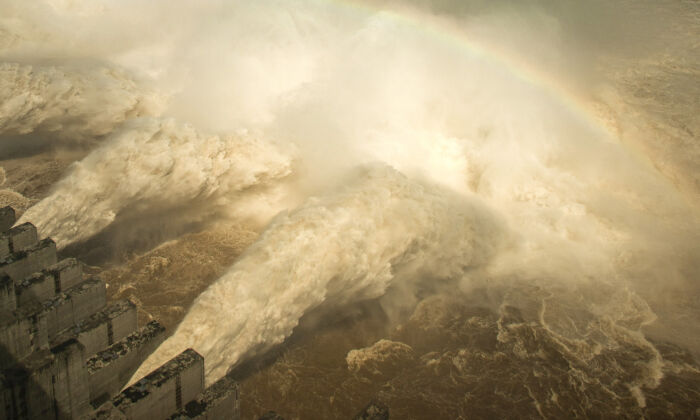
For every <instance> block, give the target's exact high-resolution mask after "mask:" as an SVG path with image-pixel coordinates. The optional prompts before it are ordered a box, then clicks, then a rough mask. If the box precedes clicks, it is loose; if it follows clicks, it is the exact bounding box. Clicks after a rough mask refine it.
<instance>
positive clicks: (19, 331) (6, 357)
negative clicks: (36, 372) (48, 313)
mask: <svg viewBox="0 0 700 420" xmlns="http://www.w3.org/2000/svg"><path fill="white" fill-rule="evenodd" d="M0 347H2V348H3V352H2V353H0V367H2V368H6V367H8V366H9V365H10V364H12V363H14V362H15V361H16V360H18V359H22V358H25V357H27V356H29V355H30V354H32V353H33V352H35V351H38V350H39V349H41V348H46V347H48V334H47V326H46V317H45V316H44V315H43V313H41V312H39V313H37V314H34V315H33V316H23V315H20V316H18V315H17V314H16V313H12V314H11V315H9V316H7V317H6V318H4V319H3V320H2V321H1V323H0Z"/></svg>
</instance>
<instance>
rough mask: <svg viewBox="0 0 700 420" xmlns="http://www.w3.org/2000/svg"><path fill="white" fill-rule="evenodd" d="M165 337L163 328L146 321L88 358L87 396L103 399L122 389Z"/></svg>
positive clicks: (156, 323)
mask: <svg viewBox="0 0 700 420" xmlns="http://www.w3.org/2000/svg"><path fill="white" fill-rule="evenodd" d="M164 339H165V328H163V326H162V325H160V324H159V323H158V322H156V321H152V322H149V323H148V324H147V325H146V326H144V327H143V328H141V329H139V330H138V331H137V332H135V333H133V334H130V335H129V336H127V337H125V338H123V339H122V340H120V341H118V342H116V343H114V344H113V345H111V346H110V347H108V348H107V349H105V350H103V351H100V352H99V353H97V354H96V355H94V356H92V357H90V358H89V359H88V360H87V368H88V375H89V378H88V380H89V386H90V399H91V401H92V402H102V401H103V400H105V399H106V398H109V397H111V396H113V395H115V394H117V393H119V391H120V390H121V388H122V387H123V386H124V385H125V384H126V382H127V381H128V380H129V379H130V378H131V376H132V375H133V374H134V372H136V369H137V368H138V367H139V365H141V363H142V362H143V361H144V360H146V358H147V357H148V356H149V355H150V354H151V353H153V351H154V350H155V349H156V348H157V347H158V346H159V345H160V344H161V343H162V342H163V340H164Z"/></svg>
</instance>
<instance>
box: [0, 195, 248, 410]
mask: <svg viewBox="0 0 700 420" xmlns="http://www.w3.org/2000/svg"><path fill="white" fill-rule="evenodd" d="M14 223H15V212H14V210H13V209H12V208H9V207H5V208H1V209H0V369H2V371H1V372H0V419H13V420H15V419H16V420H23V419H35V418H55V419H75V418H100V419H103V418H113V419H142V418H143V419H145V418H151V417H152V416H153V415H155V417H157V418H165V417H168V416H170V415H173V416H176V417H177V418H180V419H183V418H197V419H214V418H216V419H238V418H239V413H238V412H239V398H238V385H237V384H236V383H235V382H234V381H233V380H231V379H226V380H225V381H219V382H217V383H215V384H214V385H213V386H212V387H210V388H209V389H206V390H205V389H204V359H203V358H202V357H201V356H200V355H199V354H197V353H196V352H194V351H193V350H187V351H185V352H183V353H181V354H180V355H178V356H177V357H175V358H174V359H172V360H171V361H169V362H167V363H166V364H164V365H163V366H161V367H160V368H158V369H156V370H155V371H154V372H152V373H150V374H149V375H147V376H146V377H145V378H144V379H142V380H141V381H139V382H138V383H137V384H136V385H134V386H132V387H130V388H127V389H126V390H125V391H124V392H122V393H119V391H120V390H121V388H122V387H123V386H124V385H125V384H126V382H127V381H128V380H129V379H130V377H131V375H132V374H133V373H134V372H135V370H136V368H138V366H139V365H140V364H141V363H142V362H143V360H145V358H146V357H148V355H150V354H151V353H152V352H153V351H154V350H155V348H156V347H157V346H158V345H159V344H160V343H161V342H162V341H163V339H164V338H165V328H164V327H163V326H161V325H160V324H159V323H158V322H157V321H152V322H150V323H148V324H146V325H145V326H144V327H143V328H141V329H137V325H138V323H137V321H138V320H137V312H136V306H135V305H134V304H133V303H132V302H130V301H124V300H122V301H117V302H107V299H106V290H105V289H106V288H105V283H104V281H103V280H101V279H98V278H86V277H85V276H84V275H83V272H82V266H81V265H80V263H79V262H78V261H76V260H75V259H71V258H69V259H65V260H62V261H60V262H59V261H57V255H56V246H55V243H54V242H53V241H52V240H51V239H49V238H44V239H39V238H38V235H37V231H36V228H35V227H34V225H32V224H31V223H24V224H22V225H19V226H17V227H14V228H13V227H12V225H13V224H14ZM115 394H118V395H116V396H115ZM98 406H100V408H99V409H98V410H97V411H93V409H94V407H98Z"/></svg>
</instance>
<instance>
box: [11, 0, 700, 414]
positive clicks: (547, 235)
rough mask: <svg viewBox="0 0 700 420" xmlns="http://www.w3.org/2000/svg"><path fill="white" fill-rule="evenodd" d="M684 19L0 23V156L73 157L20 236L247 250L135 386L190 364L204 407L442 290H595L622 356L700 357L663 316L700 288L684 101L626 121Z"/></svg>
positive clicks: (131, 4) (152, 11)
mask: <svg viewBox="0 0 700 420" xmlns="http://www.w3.org/2000/svg"><path fill="white" fill-rule="evenodd" d="M642 3H643V4H642ZM678 3H680V2H672V1H668V2H661V3H659V2H654V3H652V2H615V3H614V4H610V2H597V1H594V2H586V3H585V4H582V3H580V2H573V1H557V2H554V1H529V2H498V3H497V4H494V3H493V2H483V1H459V2H456V1H398V0H397V1H388V2H369V1H368V2H341V1H316V0H314V1H312V0H308V1H298V2H281V1H271V0H270V1H267V0H265V1H257V2H254V3H251V2H241V1H224V0H207V1H194V0H191V1H188V0H182V1H179V2H177V6H174V5H173V3H172V1H171V2H166V1H162V0H157V1H150V2H148V3H144V2H141V1H135V0H128V1H110V0H101V1H58V0H54V1H48V0H45V1H42V2H36V4H34V3H32V5H31V6H30V5H28V4H27V2H24V1H19V0H16V1H14V0H0V8H1V9H2V10H3V14H2V16H0V58H1V59H2V63H1V64H0V100H1V102H0V103H1V105H0V152H2V151H13V152H12V153H20V151H21V153H24V154H27V153H32V150H34V149H35V148H36V142H37V141H38V140H37V139H41V143H42V145H44V146H45V147H49V148H55V149H62V148H76V147H77V148H81V149H82V150H84V153H85V157H84V158H82V159H80V160H78V161H76V162H75V163H73V164H72V165H71V166H70V167H69V168H68V169H67V170H66V172H65V173H64V175H63V178H62V179H61V180H60V181H59V182H57V183H56V184H54V185H53V186H52V190H51V192H50V193H49V194H48V195H46V196H45V197H43V198H42V200H41V201H39V202H38V203H37V204H35V205H34V206H33V207H31V208H29V210H28V211H27V212H26V213H25V214H24V216H23V217H22V220H21V221H20V222H25V221H30V222H32V223H34V224H35V225H36V226H37V227H38V228H39V230H40V232H41V234H42V235H50V236H52V237H53V238H54V239H55V240H56V242H57V244H58V245H59V247H66V246H69V245H72V244H77V243H81V242H84V241H87V240H89V239H90V238H92V237H95V235H98V234H100V232H104V231H105V230H106V229H108V228H109V227H110V226H112V225H114V224H115V223H118V222H119V221H120V220H129V222H130V223H131V224H133V229H135V230H138V229H139V228H140V227H143V228H146V227H147V226H148V225H149V224H150V220H152V217H154V216H153V215H158V214H167V215H174V214H177V215H178V216H177V218H175V219H174V221H173V223H175V224H187V223H191V222H192V221H202V220H212V221H213V220H237V221H241V220H243V221H247V222H250V223H255V224H256V226H259V227H260V230H261V231H262V233H261V235H260V237H259V238H258V240H257V241H256V242H255V243H254V244H253V245H252V246H251V247H250V248H248V250H247V251H246V252H245V254H244V255H243V256H241V257H240V258H239V260H238V261H237V262H236V263H234V265H232V266H231V267H230V268H229V270H228V271H227V273H226V274H225V275H224V276H222V277H221V278H220V279H219V280H217V281H216V282H215V283H214V284H212V285H211V286H210V288H209V289H208V290H207V291H205V292H204V293H203V294H202V295H201V296H200V297H199V298H198V299H197V300H196V301H195V302H194V303H193V305H192V307H191V308H190V310H189V312H188V313H187V315H186V316H185V318H184V320H183V321H182V323H181V325H180V326H179V327H178V328H177V330H176V331H175V332H174V334H173V335H172V336H171V337H170V338H169V339H168V340H167V341H166V342H165V343H164V344H163V346H162V347H161V348H160V349H159V350H158V351H157V352H156V353H154V355H153V356H152V357H151V358H150V359H149V360H148V361H147V362H146V363H145V364H144V365H143V366H142V368H141V370H140V371H139V373H137V375H136V376H135V377H134V378H135V379H137V378H138V376H139V375H142V374H144V373H147V372H148V371H149V370H150V369H151V368H153V367H155V366H157V365H158V364H160V363H163V362H164V361H166V360H167V359H168V358H170V357H172V356H173V355H175V354H177V353H178V352H179V351H182V350H184V349H185V348H188V347H193V348H194V349H195V350H197V351H198V352H200V353H201V354H202V355H203V356H204V357H205V359H206V369H207V381H208V382H212V381H214V380H216V379H217V378H219V377H220V376H222V375H224V374H225V373H226V371H227V370H228V369H229V368H230V367H232V366H235V365H236V364H238V363H241V362H242V361H245V360H246V359H248V358H250V357H252V356H255V355H258V354H260V353H262V352H264V351H266V350H269V349H270V348H271V347H273V346H275V345H278V344H280V343H282V342H283V341H284V340H285V339H286V338H287V337H289V336H290V334H292V332H293V330H294V328H295V327H296V326H297V325H298V322H299V320H300V318H302V317H303V316H304V314H307V313H308V312H309V311H312V310H314V309H316V308H333V307H334V306H336V305H339V304H349V303H353V302H360V301H364V300H368V299H380V300H382V303H383V305H384V307H385V309H386V310H387V312H391V311H392V308H396V307H403V306H409V305H415V304H416V302H417V300H418V298H417V297H416V295H417V290H419V289H421V288H422V287H423V286H424V285H425V284H431V283H436V282H440V281H442V280H445V279H448V280H450V281H449V282H448V283H447V284H449V288H452V289H454V291H459V292H460V293H469V292H470V291H471V290H475V289H477V288H489V287H492V288H494V289H496V288H514V290H519V289H518V288H519V287H521V286H524V285H529V286H537V287H541V288H543V289H544V290H549V291H551V293H552V294H553V296H562V297H561V299H570V298H571V296H570V295H569V294H567V293H563V292H560V291H562V290H573V289H575V290H582V291H592V290H596V289H598V288H602V287H605V288H606V290H613V291H614V293H612V294H614V295H615V296H618V295H619V296H628V298H625V299H627V300H628V301H630V302H632V303H630V305H629V307H628V306H625V305H621V306H624V310H627V311H634V310H638V311H639V313H640V314H642V313H643V314H642V315H639V316H640V317H641V318H643V322H637V323H635V324H634V325H633V326H628V325H625V328H626V331H627V332H628V333H629V334H630V336H632V335H633V333H640V335H641V332H642V331H643V329H644V328H648V327H649V326H650V325H652V324H654V322H656V323H657V324H656V325H661V326H664V325H666V326H673V328H672V329H676V330H674V331H675V332H679V331H686V332H687V335H688V336H690V337H691V338H689V339H683V338H680V337H679V336H680V335H683V334H678V336H674V337H665V338H666V339H673V340H676V341H678V342H682V344H683V345H686V346H689V347H690V348H691V349H692V351H694V352H696V353H697V352H700V343H699V342H697V340H696V339H693V338H692V337H693V336H697V335H696V334H695V333H696V332H697V331H696V328H697V327H694V326H683V325H682V323H680V322H679V321H678V319H676V318H673V317H666V316H665V315H664V314H665V313H668V312H672V311H671V310H670V309H669V308H673V307H674V305H675V303H674V299H675V296H677V295H678V294H684V293H687V294H691V295H693V294H695V293H697V285H695V284H694V281H693V280H694V279H696V278H697V276H698V275H699V274H700V263H698V261H700V249H699V246H698V244H700V217H698V216H699V214H698V203H699V201H698V192H699V191H700V190H698V185H700V184H697V182H696V177H697V173H698V172H700V171H695V169H698V162H699V161H700V160H698V159H696V157H697V156H699V153H700V148H699V147H698V146H697V144H696V142H694V141H693V136H694V134H693V133H696V132H697V131H693V130H695V129H696V128H697V121H696V120H695V121H693V117H692V114H693V113H694V111H697V106H698V104H697V100H695V102H693V100H692V99H689V101H688V102H687V103H685V105H683V107H681V106H680V105H678V106H676V107H675V108H673V109H672V110H671V111H668V107H669V106H670V105H668V106H666V105H664V106H663V107H662V106H657V105H659V104H666V102H667V101H668V100H667V99H664V98H661V99H657V102H653V103H651V105H649V104H644V103H642V104H640V103H638V102H632V101H631V100H630V99H628V98H631V97H636V96H635V95H633V94H632V93H631V92H637V91H638V89H637V86H638V85H641V86H649V83H650V82H649V80H652V81H653V80H656V79H645V77H647V76H645V75H640V74H637V73H636V72H637V71H639V70H638V69H637V65H638V64H637V63H640V62H642V63H647V65H648V66H650V67H653V68H655V67H654V66H658V65H660V64H659V63H665V62H666V61H664V60H667V61H671V62H672V64H673V63H676V62H675V61H673V60H671V59H670V58H668V56H669V55H670V56H674V54H679V51H682V50H683V48H685V47H688V41H687V37H688V33H687V32H686V31H685V30H684V29H683V28H685V27H683V26H680V25H675V24H674V23H673V22H674V19H676V18H677V19H680V20H678V21H677V22H681V21H683V19H684V18H683V17H682V16H681V14H680V12H679V11H678V10H677V7H678ZM643 6H644V7H643ZM581 16H584V17H583V18H582V17H581ZM662 44H663V45H672V47H668V48H667V49H666V50H665V52H664V53H662V54H659V53H657V52H658V51H659V50H660V45H662ZM693 48H695V49H697V46H695V47H693ZM697 57H698V54H695V55H692V54H688V58H685V59H684V60H681V61H683V63H684V64H683V65H685V66H689V67H691V68H692V66H693V63H694V62H696V61H694V60H697ZM676 64H677V63H676ZM683 68H685V67H683ZM650 71H651V70H650ZM667 77H672V76H667ZM659 80H660V81H659ZM659 80H657V83H659V84H662V83H666V82H665V80H666V79H659ZM673 80H676V79H673ZM631 85H634V86H635V88H634V89H631V88H629V86H631ZM687 86H688V85H683V86H679V87H678V90H679V91H682V90H683V89H684V87H687ZM690 96H692V95H690ZM652 105H653V106H652ZM670 114H674V115H676V116H675V117H674V118H676V119H675V120H673V121H681V122H680V123H678V124H681V125H683V126H684V127H686V128H687V130H688V131H689V133H690V134H687V132H686V134H678V132H681V131H682V130H680V129H679V130H677V131H672V130H671V129H670V128H669V129H668V130H666V128H665V127H667V125H663V124H667V123H665V122H663V121H670V120H671V117H669V116H668V115H670ZM650 118H657V119H658V121H662V122H658V121H657V120H653V119H650ZM668 124H670V123H668ZM674 124H675V123H674ZM684 124H685V125H684ZM659 127H660V128H659ZM673 127H675V126H673ZM688 127H689V128H688ZM654 130H656V131H654ZM664 130H666V131H664ZM674 130H675V128H674ZM7 153H8V157H9V156H10V154H9V152H7ZM139 215H143V217H142V218H140V217H139ZM173 217H175V216H173ZM105 240H107V241H108V240H109V238H106V239H105ZM151 245H152V247H155V246H157V245H158V243H153V244H151ZM566 296H568V297H566ZM629 296H631V297H629ZM571 299H573V298H571ZM525 300H526V299H525V298H523V301H525ZM604 300H605V299H604V298H603V297H601V296H598V295H596V294H595V293H591V301H590V302H588V303H587V304H590V305H593V306H595V305H598V306H595V308H596V309H595V310H594V309H590V308H588V309H589V310H590V311H592V313H594V314H595V315H596V316H597V317H599V319H602V318H606V319H612V320H613V321H611V322H613V323H617V322H618V321H619V322H620V324H622V323H624V319H623V318H624V317H622V316H620V315H619V313H620V312H619V311H621V310H622V309H621V308H620V307H616V306H615V305H614V304H610V305H608V304H605V303H604V302H603V301H604ZM638 302H643V304H641V303H640V304H637V303H638ZM497 304H498V302H497ZM646 305H648V306H646ZM563 306H566V305H563ZM630 308H631V309H630ZM572 311H573V310H572ZM650 313H651V315H650ZM222 314H223V315H222ZM551 324H552V325H554V324H556V322H551ZM562 325H563V324H562ZM552 328H554V329H556V328H555V327H552ZM564 329H565V327H564V326H562V327H561V329H560V330H557V331H559V332H561V331H562V330H564ZM663 329H664V328H663V327H657V333H659V334H662V333H661V332H659V330H663ZM645 331H646V330H645ZM674 334H675V333H674ZM635 337H636V336H635ZM642 337H644V336H643V335H642ZM582 339H584V338H582ZM585 340H593V341H595V339H593V338H590V337H585ZM641 340H644V343H645V344H644V345H645V346H647V344H648V343H647V342H646V339H645V338H642V339H641ZM587 343H589V344H590V345H591V348H592V347H594V346H593V344H592V342H591V341H587ZM595 343H598V341H595ZM648 346H651V345H650V344H648ZM645 348H646V347H645ZM654 360H655V361H657V359H656V358H655V359H654ZM659 375H660V373H658V372H656V371H655V372H654V374H653V375H651V376H653V377H655V378H657V377H658V376H659ZM642 382H644V381H642ZM642 382H640V383H642ZM654 383H656V382H655V380H651V381H650V382H648V384H650V385H648V386H653V384H654ZM639 386H641V385H639V384H636V385H634V386H633V387H637V388H635V389H638V387H639ZM635 392H638V391H635ZM639 392H641V391H639ZM642 400H643V398H642V399H640V401H642ZM640 404H642V403H641V402H640Z"/></svg>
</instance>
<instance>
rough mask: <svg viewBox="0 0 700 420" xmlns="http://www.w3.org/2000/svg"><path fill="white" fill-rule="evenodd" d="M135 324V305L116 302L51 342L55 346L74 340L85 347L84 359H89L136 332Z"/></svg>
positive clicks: (127, 302)
mask: <svg viewBox="0 0 700 420" xmlns="http://www.w3.org/2000/svg"><path fill="white" fill-rule="evenodd" d="M136 324H137V319H136V305H134V303H132V302H130V301H117V302H113V303H111V304H110V305H109V306H107V307H106V308H104V309H102V310H101V311H99V312H97V313H95V314H92V315H91V316H89V317H88V318H86V319H85V320H83V321H81V322H79V323H78V324H76V325H74V326H72V327H70V328H68V329H67V330H64V331H62V332H61V333H60V334H59V335H57V336H56V337H55V338H54V339H53V340H52V342H53V343H56V344H57V343H62V342H64V341H66V340H69V339H71V338H76V339H77V340H78V341H79V342H80V344H82V345H83V346H85V355H86V357H91V356H93V355H94V354H96V353H97V352H99V351H101V350H104V349H106V348H107V347H109V346H111V345H112V344H114V343H115V342H117V341H120V340H121V339H123V338H124V337H126V336H128V335H129V334H131V333H133V332H134V331H136Z"/></svg>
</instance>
